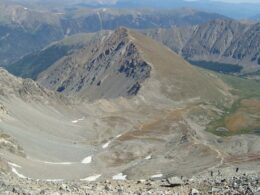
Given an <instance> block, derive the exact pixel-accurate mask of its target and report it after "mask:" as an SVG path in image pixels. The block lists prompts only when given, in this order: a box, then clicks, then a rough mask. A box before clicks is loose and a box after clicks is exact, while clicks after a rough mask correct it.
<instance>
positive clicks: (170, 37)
mask: <svg viewBox="0 0 260 195" xmlns="http://www.w3.org/2000/svg"><path fill="white" fill-rule="evenodd" d="M259 27H260V23H255V24H245V23H240V22H237V21H233V20H215V21H211V22H208V23H206V24H202V25H197V26H194V27H188V28H173V29H159V30H152V31H148V32H147V31H146V32H145V33H146V34H148V35H150V36H152V37H153V38H155V39H157V40H159V41H161V42H162V43H164V44H165V45H167V46H168V47H170V48H171V49H172V50H173V51H175V52H177V53H179V54H181V55H182V56H183V57H185V58H187V59H189V60H194V61H213V62H220V63H227V64H234V65H241V66H243V68H244V71H247V72H250V71H255V70H259V69H260V53H259V51H260V46H259V45H260V31H259V29H260V28H259Z"/></svg>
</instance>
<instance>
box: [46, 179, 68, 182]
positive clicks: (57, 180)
mask: <svg viewBox="0 0 260 195" xmlns="http://www.w3.org/2000/svg"><path fill="white" fill-rule="evenodd" d="M44 181H48V182H60V181H64V179H45V180H44Z"/></svg>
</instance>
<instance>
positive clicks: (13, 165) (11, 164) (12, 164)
mask: <svg viewBox="0 0 260 195" xmlns="http://www.w3.org/2000/svg"><path fill="white" fill-rule="evenodd" d="M8 164H9V165H10V166H12V167H16V168H22V167H21V166H20V165H17V164H15V163H11V162H8Z"/></svg>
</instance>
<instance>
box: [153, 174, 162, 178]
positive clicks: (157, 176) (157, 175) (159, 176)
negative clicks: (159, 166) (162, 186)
mask: <svg viewBox="0 0 260 195" xmlns="http://www.w3.org/2000/svg"><path fill="white" fill-rule="evenodd" d="M162 176H163V174H161V173H160V174H156V175H152V176H151V178H161V177H162Z"/></svg>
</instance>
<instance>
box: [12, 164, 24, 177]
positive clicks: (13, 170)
mask: <svg viewBox="0 0 260 195" xmlns="http://www.w3.org/2000/svg"><path fill="white" fill-rule="evenodd" d="M12 172H13V173H14V174H16V175H17V176H18V177H20V178H22V179H27V177H25V176H24V175H22V174H20V173H18V171H17V170H16V169H15V168H14V167H12Z"/></svg>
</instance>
